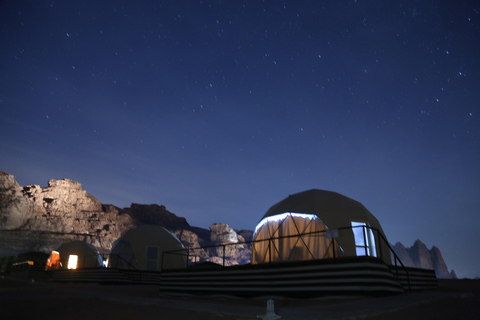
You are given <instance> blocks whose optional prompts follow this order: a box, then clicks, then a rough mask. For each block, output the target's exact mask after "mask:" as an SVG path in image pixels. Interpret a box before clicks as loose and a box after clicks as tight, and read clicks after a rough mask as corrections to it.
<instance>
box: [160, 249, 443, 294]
mask: <svg viewBox="0 0 480 320" xmlns="http://www.w3.org/2000/svg"><path fill="white" fill-rule="evenodd" d="M397 270H398V272H397ZM412 271H413V270H412V268H395V267H391V268H390V267H388V266H387V265H386V264H385V263H384V262H383V261H382V260H380V259H377V258H372V257H355V258H339V259H325V260H315V261H302V262H298V261H296V262H279V263H272V264H257V265H241V266H230V267H221V266H215V267H213V266H207V267H203V268H202V267H200V266H197V267H193V268H189V269H185V270H175V271H174V270H171V271H163V272H162V275H161V281H160V283H159V285H160V288H161V291H163V292H170V293H189V294H202V295H206V294H208V295H223V294H225V295H235V296H249V297H251V296H282V297H300V296H303V297H314V296H340V295H347V296H351V295H384V294H399V293H403V292H404V291H405V290H409V289H416V290H420V289H427V288H434V287H436V286H437V282H436V277H435V273H434V271H433V270H422V269H415V270H414V271H415V277H414V278H412V276H411V274H412ZM412 280H414V283H415V286H412Z"/></svg>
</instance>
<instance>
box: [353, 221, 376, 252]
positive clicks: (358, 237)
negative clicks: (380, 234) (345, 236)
mask: <svg viewBox="0 0 480 320" xmlns="http://www.w3.org/2000/svg"><path fill="white" fill-rule="evenodd" d="M352 231H353V236H354V238H355V249H356V253H357V256H373V257H376V256H377V249H376V247H375V238H374V236H373V232H372V229H370V228H369V226H368V225H367V223H365V222H358V221H352Z"/></svg>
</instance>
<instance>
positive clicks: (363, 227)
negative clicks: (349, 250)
mask: <svg viewBox="0 0 480 320" xmlns="http://www.w3.org/2000/svg"><path fill="white" fill-rule="evenodd" d="M365 228H366V227H365V226H362V229H363V244H364V245H365V255H366V256H368V250H367V235H366V231H365Z"/></svg>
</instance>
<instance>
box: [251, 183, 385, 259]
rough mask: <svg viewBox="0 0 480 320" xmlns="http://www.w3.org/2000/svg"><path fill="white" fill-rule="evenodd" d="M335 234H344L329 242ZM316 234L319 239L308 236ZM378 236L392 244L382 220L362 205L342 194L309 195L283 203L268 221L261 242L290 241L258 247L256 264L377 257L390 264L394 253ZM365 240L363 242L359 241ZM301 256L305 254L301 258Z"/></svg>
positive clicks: (317, 192) (262, 226)
mask: <svg viewBox="0 0 480 320" xmlns="http://www.w3.org/2000/svg"><path fill="white" fill-rule="evenodd" d="M352 226H355V227H353V228H352ZM363 226H365V227H363ZM343 228H351V229H343ZM370 228H371V229H370ZM331 229H340V230H339V231H338V234H336V235H335V240H332V239H331V238H330V237H327V234H326V230H331ZM363 229H365V232H363ZM358 231H360V232H358ZM312 232H318V234H317V235H316V236H315V237H314V236H313V235H308V236H306V235H302V234H305V233H312ZM378 233H380V234H381V236H383V238H384V239H386V237H385V234H384V232H383V230H382V227H381V226H380V223H379V222H378V220H377V219H376V218H375V217H374V216H373V214H372V213H370V211H368V210H367V209H366V208H365V207H364V206H363V205H362V204H361V203H360V202H358V201H355V200H353V199H350V198H348V197H345V196H343V195H341V194H339V193H336V192H331V191H324V190H318V189H312V190H307V191H304V192H300V193H297V194H294V195H290V196H289V197H288V198H286V199H284V200H282V201H280V202H278V203H277V204H275V205H273V206H272V207H271V208H270V209H269V210H268V211H267V213H266V214H265V215H264V216H263V218H262V219H261V221H260V222H259V223H258V225H257V227H256V229H255V233H254V240H255V241H259V240H265V239H274V238H279V237H287V238H285V239H283V240H282V239H276V240H269V241H263V242H260V243H256V244H255V245H254V250H255V251H254V252H253V259H252V261H253V263H263V262H270V261H285V260H288V261H291V260H312V259H321V258H332V257H339V256H356V255H371V256H375V257H377V256H379V257H382V258H383V260H384V261H385V262H386V263H389V264H390V263H391V261H390V253H389V251H388V249H387V248H386V246H385V245H383V246H381V244H379V242H380V241H383V240H382V239H380V237H381V236H380V235H378ZM295 235H300V236H295ZM361 236H363V239H359V237H361ZM362 241H363V244H362ZM382 244H383V243H382ZM294 250H296V253H294V252H293V251H294ZM300 251H301V252H304V254H298V252H300Z"/></svg>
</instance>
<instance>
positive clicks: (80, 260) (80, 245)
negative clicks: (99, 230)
mask: <svg viewBox="0 0 480 320" xmlns="http://www.w3.org/2000/svg"><path fill="white" fill-rule="evenodd" d="M98 267H103V259H102V257H101V256H100V254H99V253H98V250H97V249H96V248H95V247H94V246H93V245H91V244H89V243H86V242H83V241H71V242H67V243H64V244H62V245H61V246H60V247H59V248H58V249H57V250H55V251H52V253H51V254H50V257H49V258H48V260H47V264H46V269H47V270H55V269H82V268H98Z"/></svg>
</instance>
